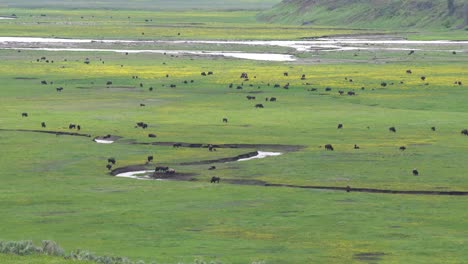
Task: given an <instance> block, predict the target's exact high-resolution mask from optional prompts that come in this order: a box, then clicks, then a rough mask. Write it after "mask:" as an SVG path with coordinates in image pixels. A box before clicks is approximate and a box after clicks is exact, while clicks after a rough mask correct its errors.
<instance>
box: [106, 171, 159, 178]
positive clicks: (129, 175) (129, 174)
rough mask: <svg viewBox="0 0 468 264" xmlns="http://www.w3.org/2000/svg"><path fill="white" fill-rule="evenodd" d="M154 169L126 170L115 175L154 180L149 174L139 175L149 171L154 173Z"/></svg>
mask: <svg viewBox="0 0 468 264" xmlns="http://www.w3.org/2000/svg"><path fill="white" fill-rule="evenodd" d="M152 172H153V171H152V170H147V171H130V172H124V173H119V174H117V175H115V177H121V178H130V179H137V180H152V179H151V178H150V177H148V176H138V175H141V174H147V173H152Z"/></svg>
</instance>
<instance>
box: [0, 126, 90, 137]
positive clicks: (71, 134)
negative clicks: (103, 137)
mask: <svg viewBox="0 0 468 264" xmlns="http://www.w3.org/2000/svg"><path fill="white" fill-rule="evenodd" d="M0 131H12V132H31V133H46V134H54V135H57V136H61V135H65V136H77V137H91V135H90V134H81V133H75V132H62V131H50V130H29V129H1V128H0Z"/></svg>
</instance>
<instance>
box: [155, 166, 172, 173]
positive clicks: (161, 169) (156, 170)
mask: <svg viewBox="0 0 468 264" xmlns="http://www.w3.org/2000/svg"><path fill="white" fill-rule="evenodd" d="M168 170H169V167H164V166H157V167H156V168H155V169H154V171H155V172H160V171H162V172H167V171H168Z"/></svg>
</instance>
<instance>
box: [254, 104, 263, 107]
mask: <svg viewBox="0 0 468 264" xmlns="http://www.w3.org/2000/svg"><path fill="white" fill-rule="evenodd" d="M255 108H263V104H256V105H255Z"/></svg>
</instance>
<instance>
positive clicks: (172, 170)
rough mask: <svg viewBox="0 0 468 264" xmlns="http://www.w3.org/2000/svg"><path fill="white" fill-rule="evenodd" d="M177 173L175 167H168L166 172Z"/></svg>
mask: <svg viewBox="0 0 468 264" xmlns="http://www.w3.org/2000/svg"><path fill="white" fill-rule="evenodd" d="M175 173H176V171H175V169H173V168H168V169H167V170H166V174H175Z"/></svg>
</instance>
